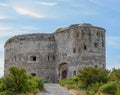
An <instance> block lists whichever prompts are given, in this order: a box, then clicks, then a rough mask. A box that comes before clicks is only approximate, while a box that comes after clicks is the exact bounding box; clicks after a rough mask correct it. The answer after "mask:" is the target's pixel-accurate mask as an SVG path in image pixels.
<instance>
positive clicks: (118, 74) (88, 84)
mask: <svg viewBox="0 0 120 95" xmlns="http://www.w3.org/2000/svg"><path fill="white" fill-rule="evenodd" d="M59 84H60V85H62V86H64V87H66V88H68V89H70V90H72V91H74V92H75V93H76V95H120V69H113V70H112V71H108V70H106V69H102V68H92V67H88V68H84V69H83V70H80V71H79V75H78V76H74V77H72V78H68V79H64V80H61V81H59Z"/></svg>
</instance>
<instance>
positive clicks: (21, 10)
mask: <svg viewBox="0 0 120 95" xmlns="http://www.w3.org/2000/svg"><path fill="white" fill-rule="evenodd" d="M13 8H14V10H15V11H16V12H17V13H18V14H20V15H26V16H31V17H35V18H45V17H46V16H45V15H44V14H39V13H36V12H34V11H32V10H28V9H25V8H21V7H13Z"/></svg>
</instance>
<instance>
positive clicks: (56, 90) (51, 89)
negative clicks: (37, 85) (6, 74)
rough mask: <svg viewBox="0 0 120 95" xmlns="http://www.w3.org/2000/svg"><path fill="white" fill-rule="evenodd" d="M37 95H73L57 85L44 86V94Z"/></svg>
mask: <svg viewBox="0 0 120 95" xmlns="http://www.w3.org/2000/svg"><path fill="white" fill-rule="evenodd" d="M39 95H73V94H72V93H71V92H70V91H68V90H67V89H65V88H63V87H61V86H60V85H58V84H45V92H41V93H40V94H39Z"/></svg>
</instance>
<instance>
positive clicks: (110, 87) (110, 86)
mask: <svg viewBox="0 0 120 95" xmlns="http://www.w3.org/2000/svg"><path fill="white" fill-rule="evenodd" d="M99 92H102V93H106V94H111V95H116V92H117V84H116V82H109V83H107V84H105V85H103V86H101V87H100V89H99Z"/></svg>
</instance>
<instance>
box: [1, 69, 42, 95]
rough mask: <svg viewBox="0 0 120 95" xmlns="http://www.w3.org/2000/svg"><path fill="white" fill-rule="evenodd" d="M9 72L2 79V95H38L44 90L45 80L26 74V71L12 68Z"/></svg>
mask: <svg viewBox="0 0 120 95" xmlns="http://www.w3.org/2000/svg"><path fill="white" fill-rule="evenodd" d="M9 72H10V73H9V74H7V75H5V76H4V77H2V78H1V79H0V95H28V94H29V93H33V94H35V95H36V93H38V92H40V91H42V90H44V82H43V79H42V78H38V77H33V76H31V75H28V74H26V71H25V69H23V68H17V67H11V68H10V69H9Z"/></svg>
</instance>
